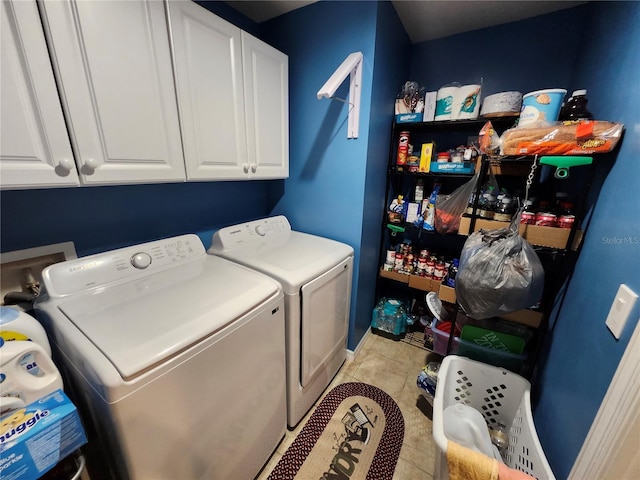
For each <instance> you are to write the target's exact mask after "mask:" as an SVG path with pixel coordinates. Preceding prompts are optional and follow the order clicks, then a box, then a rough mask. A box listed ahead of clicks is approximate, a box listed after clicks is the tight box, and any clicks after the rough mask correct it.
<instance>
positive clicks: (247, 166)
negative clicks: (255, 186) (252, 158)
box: [242, 163, 249, 173]
mask: <svg viewBox="0 0 640 480" xmlns="http://www.w3.org/2000/svg"><path fill="white" fill-rule="evenodd" d="M242 169H243V170H244V173H249V164H248V163H245V164H244V165H243V166H242Z"/></svg>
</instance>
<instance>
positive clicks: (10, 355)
mask: <svg viewBox="0 0 640 480" xmlns="http://www.w3.org/2000/svg"><path fill="white" fill-rule="evenodd" d="M0 359H1V362H0V378H1V379H2V381H0V410H2V411H5V410H11V409H15V408H22V407H24V406H25V405H28V404H30V403H31V402H35V401H36V400H38V399H39V398H40V397H43V396H45V395H47V394H48V393H51V392H53V391H55V390H58V389H62V377H61V376H60V372H59V371H58V369H57V368H56V366H55V364H54V363H53V361H52V360H51V357H50V356H49V355H48V354H47V352H45V350H44V348H43V347H42V346H41V345H39V344H37V343H35V342H30V341H26V340H14V341H10V342H5V341H4V340H3V339H1V338H0Z"/></svg>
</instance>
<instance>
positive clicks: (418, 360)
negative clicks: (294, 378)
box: [258, 333, 442, 480]
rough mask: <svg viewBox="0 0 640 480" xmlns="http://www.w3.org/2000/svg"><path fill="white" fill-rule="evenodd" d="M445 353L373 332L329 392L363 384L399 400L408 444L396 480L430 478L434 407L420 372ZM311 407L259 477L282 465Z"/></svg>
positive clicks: (330, 387)
mask: <svg viewBox="0 0 640 480" xmlns="http://www.w3.org/2000/svg"><path fill="white" fill-rule="evenodd" d="M441 360H442V357H439V356H438V355H435V354H433V353H430V352H428V351H426V350H423V349H421V348H418V347H415V346H413V345H409V344H408V343H405V342H397V341H393V340H389V339H387V338H384V337H381V336H378V335H374V334H372V333H369V334H368V335H367V337H366V338H365V340H364V342H363V344H362V346H361V348H360V350H359V351H358V353H357V355H356V358H355V359H354V360H353V361H348V360H347V362H346V363H345V364H344V365H343V366H342V368H341V369H340V371H339V372H338V374H337V375H336V377H335V378H334V379H333V382H332V383H331V385H329V387H328V388H327V390H326V391H325V393H327V392H328V391H330V390H331V389H332V388H333V387H335V386H336V385H338V384H341V383H345V382H354V381H356V382H364V383H369V384H371V385H375V386H377V387H379V388H381V389H383V390H384V391H385V392H387V393H388V394H389V395H390V396H391V397H392V398H393V399H394V400H395V401H396V403H397V404H398V406H399V407H400V410H401V411H402V415H403V417H404V424H405V433H404V443H403V445H402V450H401V451H400V458H399V459H398V464H397V465H396V471H395V474H394V477H393V478H394V480H414V479H415V480H431V479H432V478H433V469H434V454H435V450H434V449H435V447H434V444H433V437H432V434H431V416H432V411H431V406H430V405H429V403H428V402H427V401H426V400H425V399H424V398H423V397H422V396H421V395H420V391H419V390H418V387H417V386H416V379H417V377H418V373H420V370H421V369H422V367H423V366H424V365H426V364H427V363H428V362H431V361H441ZM312 412H313V408H312V409H311V411H310V412H309V413H308V414H307V416H306V417H305V418H304V419H303V420H302V421H301V422H300V424H299V425H298V426H297V428H296V429H295V430H294V431H287V433H286V435H285V438H284V439H283V440H282V442H280V445H279V446H278V448H277V449H276V451H275V453H274V454H273V456H272V457H271V459H270V460H269V462H268V463H267V465H266V466H265V468H264V469H263V471H262V472H261V473H260V475H259V476H258V480H264V479H266V478H267V477H268V476H269V473H270V472H271V470H273V468H274V467H275V466H276V464H277V463H278V460H280V458H281V457H282V455H283V454H284V452H286V450H287V448H288V447H289V445H291V443H292V442H293V440H294V439H295V437H296V435H297V434H298V432H299V431H300V430H301V429H302V427H303V426H304V424H305V423H306V421H307V419H308V418H309V416H310V415H311V413H312Z"/></svg>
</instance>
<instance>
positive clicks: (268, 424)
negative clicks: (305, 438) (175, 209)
mask: <svg viewBox="0 0 640 480" xmlns="http://www.w3.org/2000/svg"><path fill="white" fill-rule="evenodd" d="M43 284H44V292H45V293H43V294H42V295H41V296H40V298H39V299H38V301H37V303H36V312H37V314H38V317H39V319H40V320H41V322H42V323H43V324H44V325H45V327H46V329H47V330H48V333H49V336H50V340H51V342H52V347H53V350H54V358H55V359H56V361H57V362H58V365H59V367H60V368H61V370H62V372H63V376H65V377H66V379H65V389H66V387H67V386H68V387H69V391H70V394H71V395H72V396H73V400H74V403H76V405H78V408H79V411H80V414H81V418H82V419H83V422H84V423H85V426H86V427H88V428H87V431H88V433H89V444H88V447H89V451H88V457H89V461H88V467H90V475H91V478H92V480H95V479H96V478H117V479H142V480H149V479H154V480H157V479H167V480H176V479H190V480H191V479H224V480H227V479H232V478H233V479H252V478H254V477H255V476H256V475H257V473H258V472H259V470H260V469H261V468H262V466H263V465H264V464H265V463H266V461H267V460H268V459H269V457H270V455H271V454H272V452H273V451H274V450H275V448H276V447H277V445H278V443H279V442H280V440H281V439H282V437H283V436H284V433H285V432H286V397H285V383H286V380H285V368H286V365H285V341H284V336H285V333H284V302H283V298H284V297H283V293H282V290H281V288H280V285H279V284H278V283H277V282H275V281H274V280H273V279H271V278H269V277H268V276H266V275H263V274H260V273H258V272H256V271H254V270H251V269H248V268H246V267H242V266H241V265H238V264H236V263H232V262H229V261H227V260H224V259H222V258H218V257H213V256H211V255H207V253H206V250H205V248H204V246H203V244H202V242H201V241H200V239H199V238H198V237H197V236H196V235H183V236H179V237H175V238H169V239H165V240H159V241H155V242H150V243H145V244H141V245H136V246H132V247H127V248H122V249H119V250H114V251H111V252H107V253H102V254H98V255H92V256H88V257H84V258H80V259H77V260H71V261H67V262H63V263H58V264H55V265H52V266H49V267H47V268H46V269H45V270H44V272H43ZM101 460H102V461H101Z"/></svg>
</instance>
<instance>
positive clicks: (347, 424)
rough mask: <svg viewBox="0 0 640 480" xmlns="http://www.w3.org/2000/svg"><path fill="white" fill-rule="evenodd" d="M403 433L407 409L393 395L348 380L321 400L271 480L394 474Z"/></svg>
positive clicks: (356, 479) (355, 479)
mask: <svg viewBox="0 0 640 480" xmlns="http://www.w3.org/2000/svg"><path fill="white" fill-rule="evenodd" d="M403 438H404V419H403V418H402V412H400V408H399V407H398V405H397V404H396V403H395V402H394V401H393V399H392V398H391V397H390V396H389V395H387V394H386V393H385V392H384V391H383V390H380V389H379V388H378V387H374V386H373V385H368V384H366V383H356V382H352V383H343V384H341V385H338V386H336V387H335V388H334V389H333V390H331V391H330V392H329V393H328V394H327V395H326V397H325V398H324V399H323V400H322V401H321V402H320V403H319V404H318V406H317V407H316V409H315V411H314V412H313V413H312V414H311V417H309V420H308V421H307V423H306V424H305V426H304V427H303V428H302V430H301V431H300V433H299V434H298V436H297V437H296V438H295V440H294V441H293V443H292V444H291V446H290V447H289V448H288V449H287V451H286V452H285V454H284V455H283V456H282V458H281V459H280V461H279V462H278V464H277V465H276V466H275V468H274V469H273V471H272V472H271V474H270V475H269V479H270V480H288V479H300V480H308V479H334V478H335V479H348V480H366V479H371V480H384V479H391V478H392V477H393V472H394V470H395V468H396V463H397V461H398V457H399V455H400V448H401V447H402V440H403Z"/></svg>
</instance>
